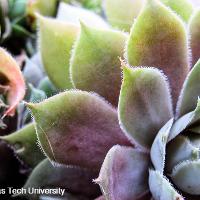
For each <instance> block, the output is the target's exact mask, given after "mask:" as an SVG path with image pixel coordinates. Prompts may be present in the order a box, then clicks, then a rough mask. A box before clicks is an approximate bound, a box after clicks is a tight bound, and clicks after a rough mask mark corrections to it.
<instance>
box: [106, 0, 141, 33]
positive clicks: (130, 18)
mask: <svg viewBox="0 0 200 200" xmlns="http://www.w3.org/2000/svg"><path fill="white" fill-rule="evenodd" d="M103 3H104V5H103V6H104V10H105V14H106V17H107V20H108V21H109V23H110V24H111V25H112V26H114V27H117V28H119V29H121V30H124V31H127V32H129V31H130V28H131V26H132V25H133V22H134V19H135V18H136V17H137V16H138V14H139V12H140V10H141V9H142V6H143V4H144V0H105V1H104V2H103Z"/></svg>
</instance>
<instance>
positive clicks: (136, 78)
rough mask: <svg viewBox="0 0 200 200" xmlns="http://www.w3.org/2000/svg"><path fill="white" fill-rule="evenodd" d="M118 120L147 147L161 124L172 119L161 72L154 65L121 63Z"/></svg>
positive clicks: (167, 91)
mask: <svg viewBox="0 0 200 200" xmlns="http://www.w3.org/2000/svg"><path fill="white" fill-rule="evenodd" d="M123 70H124V78H123V83H122V87H121V92H120V98H119V108H118V109H119V120H120V124H121V126H122V128H123V130H124V132H125V133H126V134H127V136H128V137H129V138H130V139H132V140H133V141H135V142H136V143H138V144H139V145H141V146H143V147H145V148H150V147H151V145H152V142H153V140H154V138H155V136H156V134H157V133H158V131H159V130H160V128H162V126H164V124H165V123H166V122H167V121H168V120H169V119H170V118H172V103H171V99H170V92H169V88H168V84H167V82H166V80H165V77H164V76H163V74H162V73H161V72H160V71H159V70H157V69H154V68H130V67H126V66H124V69H123Z"/></svg>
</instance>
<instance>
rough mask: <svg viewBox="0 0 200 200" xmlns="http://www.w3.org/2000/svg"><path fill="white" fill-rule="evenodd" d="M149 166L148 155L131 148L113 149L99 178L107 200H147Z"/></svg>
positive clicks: (106, 158) (108, 154)
mask: <svg viewBox="0 0 200 200" xmlns="http://www.w3.org/2000/svg"><path fill="white" fill-rule="evenodd" d="M148 165H149V156H148V154H145V153H143V152H140V151H138V150H136V149H133V148H131V147H124V146H119V145H115V146H114V147H112V148H111V149H110V150H109V152H108V153H107V155H106V157H105V160H104V162H103V165H102V167H101V170H100V174H99V178H98V184H99V185H100V187H101V189H102V192H103V195H104V196H105V199H108V200H121V199H142V198H144V199H147V198H145V197H146V195H148ZM125 177H126V178H125Z"/></svg>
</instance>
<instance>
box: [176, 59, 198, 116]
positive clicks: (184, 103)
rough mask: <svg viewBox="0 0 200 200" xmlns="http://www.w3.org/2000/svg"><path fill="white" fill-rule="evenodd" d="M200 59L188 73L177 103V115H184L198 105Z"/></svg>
mask: <svg viewBox="0 0 200 200" xmlns="http://www.w3.org/2000/svg"><path fill="white" fill-rule="evenodd" d="M199 82H200V60H199V61H198V62H197V63H196V65H195V66H194V68H193V69H192V70H191V71H190V73H189V74H188V76H187V78H186V80H185V82H184V85H183V88H182V92H181V95H180V97H179V101H178V105H177V117H180V116H183V115H185V114H187V113H189V112H191V111H193V110H194V109H195V107H196V102H197V100H198V97H199V96H200V85H199Z"/></svg>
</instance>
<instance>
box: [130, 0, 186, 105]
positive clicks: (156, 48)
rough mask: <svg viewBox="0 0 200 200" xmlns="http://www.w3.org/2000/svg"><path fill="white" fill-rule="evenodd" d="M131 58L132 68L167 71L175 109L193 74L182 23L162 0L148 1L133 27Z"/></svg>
mask: <svg viewBox="0 0 200 200" xmlns="http://www.w3.org/2000/svg"><path fill="white" fill-rule="evenodd" d="M127 58H128V62H129V63H130V65H132V66H155V67H157V68H159V69H161V70H163V71H164V73H165V74H166V75H167V76H168V78H169V82H170V86H171V87H172V97H173V105H174V109H175V105H176V102H177V99H178V96H179V92H180V90H181V87H182V84H183V82H184V80H185V77H186V75H187V73H188V72H189V52H188V46H187V35H186V30H185V26H184V24H183V22H182V21H181V19H179V17H178V16H177V15H176V14H175V13H173V12H172V11H171V10H170V9H169V8H167V7H166V6H164V5H163V4H162V3H161V2H159V1H158V0H148V1H147V3H146V4H145V6H144V8H143V10H142V11H141V13H140V15H139V16H138V18H137V19H136V21H135V23H134V24H133V26H132V29H131V33H130V36H129V39H128V43H127Z"/></svg>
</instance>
